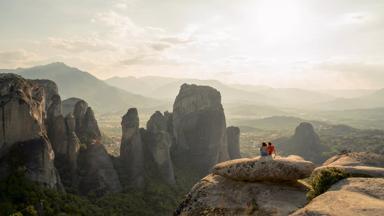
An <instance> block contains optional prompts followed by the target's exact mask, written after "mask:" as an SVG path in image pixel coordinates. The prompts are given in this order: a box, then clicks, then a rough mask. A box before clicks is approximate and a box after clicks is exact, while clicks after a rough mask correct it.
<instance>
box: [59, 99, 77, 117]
mask: <svg viewBox="0 0 384 216" xmlns="http://www.w3.org/2000/svg"><path fill="white" fill-rule="evenodd" d="M79 101H81V99H80V98H75V97H71V98H67V99H65V100H63V101H62V110H63V115H64V116H67V115H68V114H70V113H71V114H73V113H74V110H75V106H76V103H77V102H79Z"/></svg>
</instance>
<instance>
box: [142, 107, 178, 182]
mask: <svg viewBox="0 0 384 216" xmlns="http://www.w3.org/2000/svg"><path fill="white" fill-rule="evenodd" d="M146 134H147V139H146V141H145V143H146V146H147V148H148V150H149V152H150V154H151V157H152V159H153V160H154V162H155V163H156V166H157V169H158V170H159V171H160V174H161V176H162V177H163V179H164V180H165V181H166V182H167V183H168V184H175V175H174V172H173V164H172V160H171V155H170V147H171V144H172V139H171V136H170V135H169V133H168V122H167V118H166V117H165V116H164V115H163V114H162V113H161V112H159V111H157V112H155V113H154V114H153V115H152V116H151V118H150V119H149V121H148V122H147V133H146Z"/></svg>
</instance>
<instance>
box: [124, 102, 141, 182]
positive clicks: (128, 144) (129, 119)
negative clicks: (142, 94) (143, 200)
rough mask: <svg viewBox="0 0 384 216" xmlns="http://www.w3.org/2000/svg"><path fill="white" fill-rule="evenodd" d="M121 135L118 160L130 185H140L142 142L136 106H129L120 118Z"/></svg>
mask: <svg viewBox="0 0 384 216" xmlns="http://www.w3.org/2000/svg"><path fill="white" fill-rule="evenodd" d="M121 127H122V137H121V145H120V161H121V163H122V166H123V167H124V170H125V171H124V173H125V175H126V176H127V178H128V182H129V184H130V185H131V186H137V187H142V186H143V184H144V158H143V142H142V139H141V135H140V130H139V115H138V112H137V109H136V108H131V109H129V110H128V112H127V113H126V114H125V115H124V116H123V118H122V120H121Z"/></svg>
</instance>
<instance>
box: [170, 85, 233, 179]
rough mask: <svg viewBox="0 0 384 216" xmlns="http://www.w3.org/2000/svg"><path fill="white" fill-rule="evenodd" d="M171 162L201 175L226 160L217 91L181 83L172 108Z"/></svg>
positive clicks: (223, 123)
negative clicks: (172, 151)
mask: <svg viewBox="0 0 384 216" xmlns="http://www.w3.org/2000/svg"><path fill="white" fill-rule="evenodd" d="M173 129H174V133H173V135H174V136H175V144H174V145H175V147H174V148H173V149H174V151H175V153H173V155H175V156H176V157H175V160H176V163H177V164H180V166H183V165H188V166H191V167H192V168H193V169H196V170H197V171H198V172H200V173H201V175H204V174H207V173H208V171H209V169H210V168H212V166H213V165H215V164H216V163H218V162H220V161H225V160H228V159H229V156H228V149H227V140H226V123H225V115H224V110H223V107H222V105H221V95H220V92H218V91H217V90H215V89H214V88H211V87H208V86H197V85H188V84H183V85H182V86H181V88H180V92H179V94H178V95H177V97H176V100H175V103H174V105H173Z"/></svg>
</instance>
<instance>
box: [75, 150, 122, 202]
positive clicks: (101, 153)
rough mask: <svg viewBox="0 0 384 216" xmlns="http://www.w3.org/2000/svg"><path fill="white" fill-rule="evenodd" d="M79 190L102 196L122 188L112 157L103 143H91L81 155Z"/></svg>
mask: <svg viewBox="0 0 384 216" xmlns="http://www.w3.org/2000/svg"><path fill="white" fill-rule="evenodd" d="M79 169H80V171H79V175H80V177H79V191H80V193H81V194H83V195H89V194H90V193H93V194H95V195H96V196H102V195H105V194H108V193H117V192H120V191H121V190H122V187H121V184H120V180H119V177H118V175H117V172H116V170H115V168H114V166H113V163H112V160H111V157H110V156H109V155H108V153H107V151H106V150H105V147H104V146H103V145H102V144H99V143H97V144H93V145H89V146H88V147H87V148H86V149H85V150H83V151H81V152H80V155H79Z"/></svg>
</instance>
